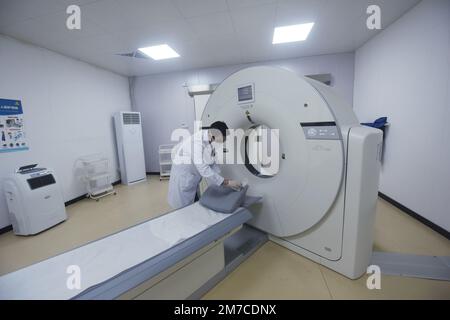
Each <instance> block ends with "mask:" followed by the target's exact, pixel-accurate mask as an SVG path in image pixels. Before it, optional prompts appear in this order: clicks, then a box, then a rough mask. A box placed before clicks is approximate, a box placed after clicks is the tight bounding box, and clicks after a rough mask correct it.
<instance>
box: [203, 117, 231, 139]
mask: <svg viewBox="0 0 450 320" xmlns="http://www.w3.org/2000/svg"><path fill="white" fill-rule="evenodd" d="M208 129H216V130H219V131H220V133H222V137H223V141H225V140H226V138H227V135H228V132H227V130H228V126H227V124H226V123H225V122H223V121H216V122H214V123H212V124H211V125H210V126H209V127H208Z"/></svg>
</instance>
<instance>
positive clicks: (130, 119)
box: [122, 113, 141, 124]
mask: <svg viewBox="0 0 450 320" xmlns="http://www.w3.org/2000/svg"><path fill="white" fill-rule="evenodd" d="M122 116H123V124H140V123H141V119H140V117H139V113H124V114H123V115H122Z"/></svg>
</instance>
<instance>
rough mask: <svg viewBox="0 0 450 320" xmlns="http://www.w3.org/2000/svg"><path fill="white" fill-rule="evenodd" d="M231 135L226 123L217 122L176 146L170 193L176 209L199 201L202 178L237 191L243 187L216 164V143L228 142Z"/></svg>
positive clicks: (170, 202)
mask: <svg viewBox="0 0 450 320" xmlns="http://www.w3.org/2000/svg"><path fill="white" fill-rule="evenodd" d="M227 135H228V126H227V125H226V123H225V122H222V121H216V122H214V123H213V124H211V126H209V127H203V128H202V130H199V131H198V132H196V133H194V134H193V135H191V136H190V137H189V138H187V139H185V140H184V141H182V142H181V143H179V144H178V145H177V146H175V148H174V152H173V155H172V169H171V172H170V181H169V193H168V202H169V205H170V206H171V207H172V208H173V209H179V208H182V207H185V206H187V205H190V204H192V203H194V202H195V200H196V194H197V189H198V187H199V185H200V182H201V180H202V178H205V179H206V180H207V182H208V184H215V185H218V186H221V185H222V186H225V187H228V188H232V189H234V190H239V189H240V188H241V183H240V182H239V181H236V180H230V179H225V178H224V177H222V176H221V174H220V168H219V166H218V165H217V163H216V154H215V149H214V145H213V144H214V143H217V144H222V143H224V142H225V140H226V137H227Z"/></svg>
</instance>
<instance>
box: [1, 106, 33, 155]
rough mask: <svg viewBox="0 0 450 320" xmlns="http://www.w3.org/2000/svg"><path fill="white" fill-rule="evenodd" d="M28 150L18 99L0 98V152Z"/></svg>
mask: <svg viewBox="0 0 450 320" xmlns="http://www.w3.org/2000/svg"><path fill="white" fill-rule="evenodd" d="M22 150H28V143H27V141H26V135H25V130H24V123H23V109H22V102H21V101H20V100H8V99H0V153H2V152H14V151H22Z"/></svg>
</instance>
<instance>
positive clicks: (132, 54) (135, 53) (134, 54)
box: [116, 51, 150, 59]
mask: <svg viewBox="0 0 450 320" xmlns="http://www.w3.org/2000/svg"><path fill="white" fill-rule="evenodd" d="M116 55H117V56H122V57H129V58H138V59H150V57H148V56H146V55H145V54H143V53H142V52H140V51H133V52H130V53H116Z"/></svg>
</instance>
